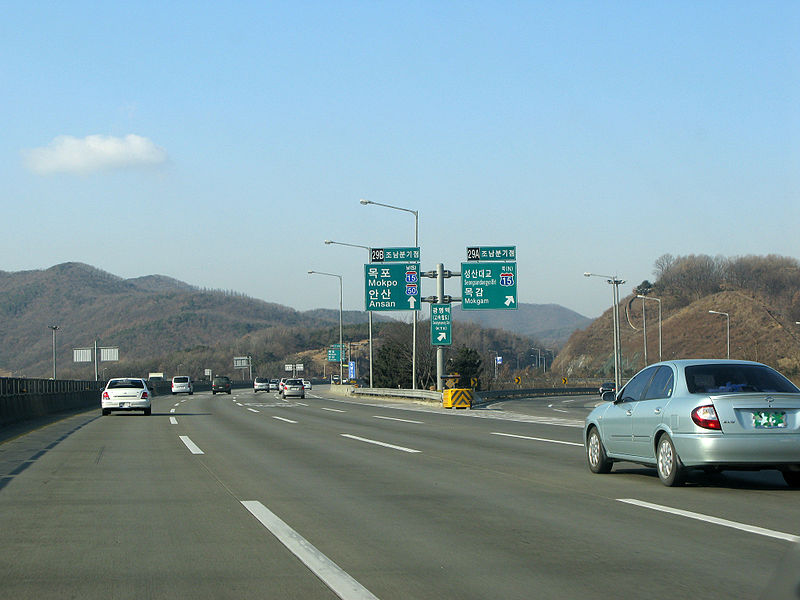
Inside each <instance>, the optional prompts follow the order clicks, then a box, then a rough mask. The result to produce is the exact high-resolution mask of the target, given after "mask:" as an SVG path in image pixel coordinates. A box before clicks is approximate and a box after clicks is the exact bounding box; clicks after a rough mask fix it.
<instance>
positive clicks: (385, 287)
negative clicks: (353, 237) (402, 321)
mask: <svg viewBox="0 0 800 600" xmlns="http://www.w3.org/2000/svg"><path fill="white" fill-rule="evenodd" d="M419 283H420V282H419V263H418V262H407V263H388V264H382V265H376V264H368V265H364V303H365V306H366V309H367V310H371V311H378V312H379V311H392V310H419V309H420V289H419V288H420V285H419Z"/></svg>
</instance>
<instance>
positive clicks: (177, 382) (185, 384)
mask: <svg viewBox="0 0 800 600" xmlns="http://www.w3.org/2000/svg"><path fill="white" fill-rule="evenodd" d="M175 394H189V395H190V396H191V395H192V394H194V387H193V386H192V380H191V378H190V377H188V376H186V375H178V376H176V377H173V378H172V395H173V396H174V395H175Z"/></svg>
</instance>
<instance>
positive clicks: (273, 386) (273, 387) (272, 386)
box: [269, 379, 280, 392]
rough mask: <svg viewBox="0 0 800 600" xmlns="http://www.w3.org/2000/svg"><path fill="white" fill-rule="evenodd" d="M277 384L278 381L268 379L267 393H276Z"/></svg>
mask: <svg viewBox="0 0 800 600" xmlns="http://www.w3.org/2000/svg"><path fill="white" fill-rule="evenodd" d="M278 383H280V380H279V379H270V380H269V391H270V392H272V391H275V392H277V391H278Z"/></svg>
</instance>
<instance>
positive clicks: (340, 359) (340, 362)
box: [308, 271, 344, 385]
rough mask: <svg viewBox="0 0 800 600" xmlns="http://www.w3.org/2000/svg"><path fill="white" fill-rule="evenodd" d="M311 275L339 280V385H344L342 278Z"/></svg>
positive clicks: (329, 275) (314, 273)
mask: <svg viewBox="0 0 800 600" xmlns="http://www.w3.org/2000/svg"><path fill="white" fill-rule="evenodd" d="M308 274H309V275H327V276H328V277H338V278H339V385H342V381H343V379H342V377H343V376H344V373H343V370H342V359H343V357H344V348H343V344H342V276H341V275H337V274H336V273H323V272H322V271H309V272H308Z"/></svg>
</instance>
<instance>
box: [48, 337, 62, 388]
mask: <svg viewBox="0 0 800 600" xmlns="http://www.w3.org/2000/svg"><path fill="white" fill-rule="evenodd" d="M48 328H50V329H52V330H53V380H54V381H55V380H56V379H57V377H56V331H58V330H59V329H61V327H59V326H58V325H48Z"/></svg>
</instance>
